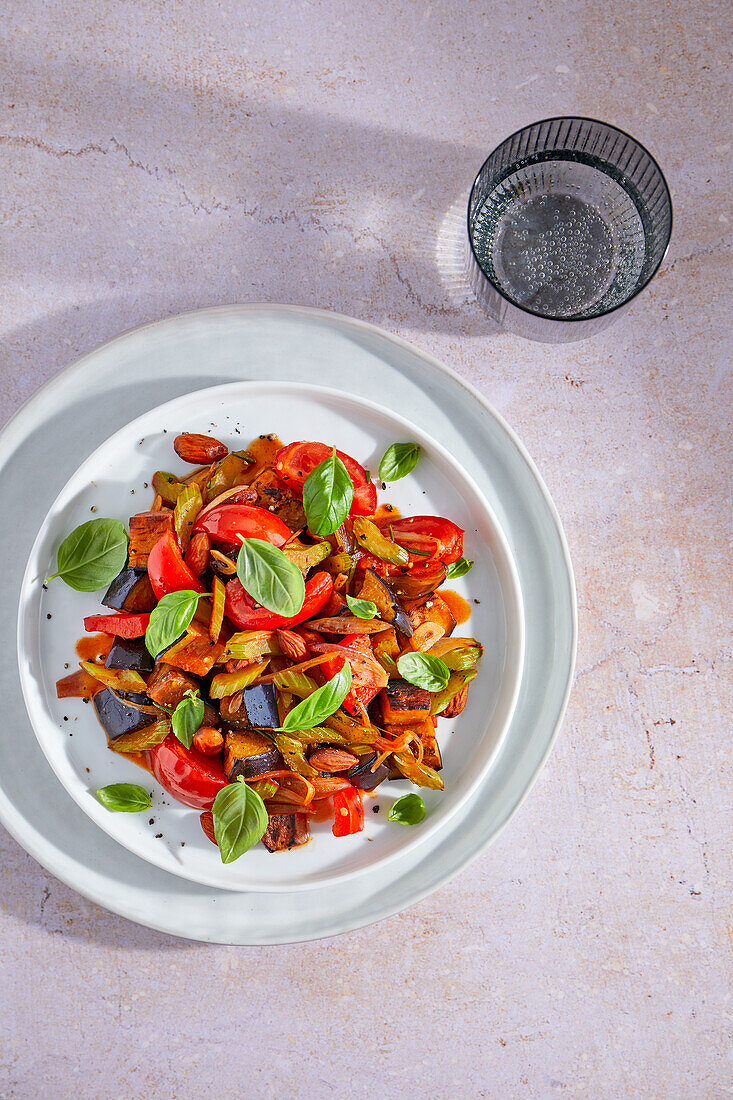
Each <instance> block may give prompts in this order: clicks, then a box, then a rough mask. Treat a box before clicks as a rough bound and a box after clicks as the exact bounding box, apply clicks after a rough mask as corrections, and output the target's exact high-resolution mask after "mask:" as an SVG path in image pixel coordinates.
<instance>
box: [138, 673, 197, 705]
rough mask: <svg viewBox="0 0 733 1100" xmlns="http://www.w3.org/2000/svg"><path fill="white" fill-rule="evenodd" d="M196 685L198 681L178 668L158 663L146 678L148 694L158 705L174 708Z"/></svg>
mask: <svg viewBox="0 0 733 1100" xmlns="http://www.w3.org/2000/svg"><path fill="white" fill-rule="evenodd" d="M198 686H199V684H198V681H197V680H196V679H194V677H193V676H189V675H188V673H186V672H182V671H181V670H180V668H174V667H173V665H166V664H162V663H160V664H157V665H156V666H155V669H154V671H153V674H152V676H151V677H150V679H149V680H148V696H149V697H150V699H152V701H153V702H154V703H157V704H158V706H160V707H170V708H172V709H175V708H176V707H177V706H178V704H179V703H180V701H181V699H182V698H183V696H184V695H185V694H186V692H187V691H192V690H193V689H195V688H197V687H198Z"/></svg>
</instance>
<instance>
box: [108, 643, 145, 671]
mask: <svg viewBox="0 0 733 1100" xmlns="http://www.w3.org/2000/svg"><path fill="white" fill-rule="evenodd" d="M154 664H155V662H154V661H153V658H152V657H151V656H150V654H149V653H148V651H147V649H146V648H145V639H144V638H115V640H114V643H113V644H112V648H111V649H110V651H109V653H108V654H107V660H106V661H105V662H104V667H105V668H131V669H134V671H135V672H152V671H153V665H154Z"/></svg>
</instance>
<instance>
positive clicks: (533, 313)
mask: <svg viewBox="0 0 733 1100" xmlns="http://www.w3.org/2000/svg"><path fill="white" fill-rule="evenodd" d="M546 122H592V123H594V124H596V125H597V126H605V127H607V128H608V129H609V130H614V131H615V132H616V133H617V134H621V135H622V136H623V137H625V138H628V139H629V141H633V142H634V144H635V145H636V146H638V148H639V149H641V151H642V152H643V153H645V154H646V156H648V157H649V160H650V161H651V162H652V164H653V165H654V167H655V168H656V170H657V171H658V172H659V178H660V179H661V181H662V186H663V187H664V193H665V194H666V196H667V202H668V203H669V232H668V233H667V240H666V242H665V245H664V248H663V249H662V253H661V255H660V257H659V260H658V262H657V263H656V264H655V266H654V268H653V270H652V271H650V272H649V275H648V276H647V278H646V280H645V281H644V282H643V283H642V284H641V286H639V287H637V288H636V290H635V291H634V292H633V294H630V295H629V297H628V298H625V299H624V300H623V302H617V304H616V305H615V306H611V308H610V309H604V310H603V311H602V312H601V313H594V314H593V316H592V317H591V318H589V317H557V316H553V315H552V314H550V313H541V312H539V311H538V310H535V309H528V308H527V306H523V305H520V304H519V302H515V301H514V299H513V298H510V297H509V295H508V294H505V293H504V291H503V290H502V289H501V287H500V286H499V285H498V284H497V283H495V282H494V280H493V279H492V278H491V276H490V275H487V274H486V272H485V271H484V269H483V267H482V266H481V262H480V260H479V258H478V256H477V255H476V249H475V248H474V247H473V236H472V234H471V199H472V198H473V194H474V191H475V190H476V185H477V184H478V182H479V178H480V176H481V173H482V172H483V170H484V168H485V167H486V166H487V164H488V163H489V161H490V160H491V158H492V157H493V156H494V154H495V153H497V152H498V151H499V149H501V148H502V146H503V145H506V144H507V143H508V142H510V141H512V140H513V139H514V138H516V137H519V135H520V134H523V133H525V132H526V131H527V130H531V129H532V128H533V127H534V126H542V125H544V123H546ZM673 221H674V207H673V205H672V195H671V192H670V190H669V185H668V183H667V180H666V178H665V175H664V172H663V171H662V169H661V167H660V164H659V161H658V160H657V159H656V157H654V156H652V154H651V153H650V152H649V150H648V149H647V147H646V146H645V145H642V143H641V142H640V141H639V140H638V139H637V138H635V137H634V135H633V134H630V133H629V132H628V131H627V130H622V129H621V127H620V126H614V125H613V123H611V122H604V121H603V120H602V119H600V118H590V116H589V115H549V116H548V117H547V118H539V119H537V121H536V122H528V123H527V124H526V125H525V126H520V127H519V128H518V129H516V130H514V132H513V133H511V134H509V135H508V136H507V137H505V138H504V139H503V140H502V141H500V142H499V144H498V145H495V146H494V148H493V149H492V150H491V152H490V153H489V155H488V156H487V157H486V159H485V160H484V162H483V164H482V165H481V167H480V168H479V170H478V172H477V173H476V175H475V177H474V181H473V183H472V184H471V190H470V191H469V192H468V206H467V208H466V232H467V235H468V246H469V248H470V249H471V255H472V256H473V259H474V260H475V262H476V264H477V266H478V268H479V271H480V272H481V274H482V275H483V277H484V279H486V282H487V283H489V285H490V286H491V287H492V289H493V290H495V291H496V293H497V294H498V295H499V296H500V297H501V298H503V299H504V301H505V302H508V303H509V305H510V306H513V307H514V309H518V310H520V311H521V312H522V313H526V314H528V316H530V317H535V318H537V319H539V320H542V321H556V322H558V323H562V324H581V323H582V322H583V321H588V320H594V319H595V318H597V317H608V316H609V315H610V314H612V313H615V312H616V310H619V309H624V308H625V307H626V306H627V305H628V304H629V303H630V302H633V300H634V298H636V297H637V296H638V295H639V294H641V292H642V291H643V290H646V288H647V287H648V286H649V283H650V282H651V281H652V279H653V278H654V276H655V275H656V274H657V272H658V271H659V269H660V267H661V266H662V264H663V263H664V259H665V257H666V255H667V252H668V250H669V242H670V241H671V240H672V225H673Z"/></svg>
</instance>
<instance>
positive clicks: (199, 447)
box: [173, 432, 229, 466]
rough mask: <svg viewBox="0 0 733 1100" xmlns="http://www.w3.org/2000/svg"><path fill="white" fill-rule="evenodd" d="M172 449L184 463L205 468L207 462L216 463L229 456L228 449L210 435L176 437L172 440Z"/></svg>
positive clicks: (190, 434) (186, 433)
mask: <svg viewBox="0 0 733 1100" xmlns="http://www.w3.org/2000/svg"><path fill="white" fill-rule="evenodd" d="M173 449H174V450H175V452H176V454H177V455H178V457H179V458H182V459H183V461H184V462H191V463H192V464H193V465H194V466H205V465H206V464H207V463H209V462H217V461H218V460H219V459H220V458H226V456H227V455H228V454H229V449H228V447H225V446H224V444H223V443H220V442H219V440H218V439H214V437H213V436H212V435H194V434H193V433H191V432H185V433H184V434H183V435H177V436H176V438H175V439H174V440H173Z"/></svg>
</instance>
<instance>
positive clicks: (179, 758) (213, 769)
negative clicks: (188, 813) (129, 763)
mask: <svg viewBox="0 0 733 1100" xmlns="http://www.w3.org/2000/svg"><path fill="white" fill-rule="evenodd" d="M148 752H149V759H150V766H151V768H152V770H153V775H154V776H155V778H156V779H157V780H158V782H159V783H160V785H161V787H164V788H165V789H166V790H167V791H168V793H169V794H171V795H173V797H174V798H175V799H177V800H178V801H179V802H182V803H183V805H184V806H193V808H194V809H196V810H210V809H211V807H212V806H213V804H214V799H215V798H216V796H217V795H218V793H219V791H220V790H221V789H222V788H223V787H226V786H227V783H228V782H229V781H228V779H227V777H226V775H225V774H224V769H223V767H222V764H221V759H220V758H219V757H214V756H204V755H203V754H202V753H200V752H195V751H194V750H193V749H187V748H186V746H185V745H182V744H181V742H180V741H179V740H178V738H177V737H175V736H174V735H173V734H172V733H170V734H168V736H167V737H166V739H165V741H163V742H162V743H161V744H160V745H156V746H155V748H153V749H149V750H148Z"/></svg>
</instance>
